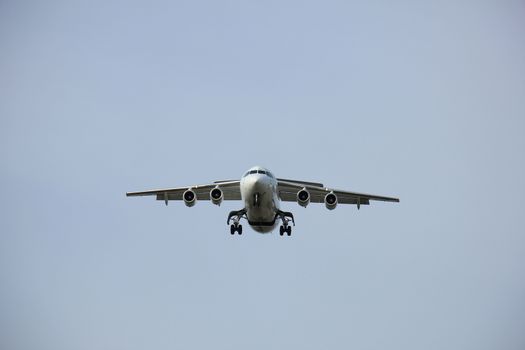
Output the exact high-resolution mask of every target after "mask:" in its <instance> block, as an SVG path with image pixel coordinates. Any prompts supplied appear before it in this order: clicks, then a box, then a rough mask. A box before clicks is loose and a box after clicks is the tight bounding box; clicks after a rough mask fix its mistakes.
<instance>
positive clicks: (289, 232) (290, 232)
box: [286, 226, 292, 236]
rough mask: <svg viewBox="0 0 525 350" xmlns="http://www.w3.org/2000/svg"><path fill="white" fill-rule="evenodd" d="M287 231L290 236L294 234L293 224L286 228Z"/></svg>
mask: <svg viewBox="0 0 525 350" xmlns="http://www.w3.org/2000/svg"><path fill="white" fill-rule="evenodd" d="M286 233H287V234H288V236H291V235H292V226H288V227H287V228H286Z"/></svg>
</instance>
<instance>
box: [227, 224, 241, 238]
mask: <svg viewBox="0 0 525 350" xmlns="http://www.w3.org/2000/svg"><path fill="white" fill-rule="evenodd" d="M235 232H237V233H238V234H239V235H242V225H240V224H239V223H238V222H236V223H234V224H233V225H230V233H231V234H232V235H234V234H235Z"/></svg>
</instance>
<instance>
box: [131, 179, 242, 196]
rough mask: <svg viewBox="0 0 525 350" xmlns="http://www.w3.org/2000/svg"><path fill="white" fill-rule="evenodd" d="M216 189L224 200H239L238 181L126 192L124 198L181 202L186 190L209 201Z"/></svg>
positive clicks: (239, 189)
mask: <svg viewBox="0 0 525 350" xmlns="http://www.w3.org/2000/svg"><path fill="white" fill-rule="evenodd" d="M215 187H218V188H220V189H221V190H222V193H223V196H224V200H241V188H240V181H239V180H231V181H216V182H214V183H212V184H205V185H195V186H188V187H175V188H162V189H157V190H149V191H141V192H127V193H126V196H128V197H134V196H157V200H162V201H167V200H170V201H173V200H175V201H181V200H183V198H182V195H183V194H184V192H186V191H187V190H190V189H191V190H192V191H193V192H195V194H196V195H197V199H198V200H210V191H211V190H212V189H214V188H215Z"/></svg>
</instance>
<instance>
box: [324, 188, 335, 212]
mask: <svg viewBox="0 0 525 350" xmlns="http://www.w3.org/2000/svg"><path fill="white" fill-rule="evenodd" d="M324 205H325V206H326V209H328V210H333V209H335V207H337V196H336V195H335V193H333V192H330V193H328V194H327V195H326V196H324Z"/></svg>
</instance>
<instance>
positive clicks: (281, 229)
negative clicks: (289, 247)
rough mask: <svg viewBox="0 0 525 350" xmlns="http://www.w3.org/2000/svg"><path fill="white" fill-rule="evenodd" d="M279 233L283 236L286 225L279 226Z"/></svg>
mask: <svg viewBox="0 0 525 350" xmlns="http://www.w3.org/2000/svg"><path fill="white" fill-rule="evenodd" d="M279 234H280V235H281V236H282V235H283V234H284V226H280V227H279Z"/></svg>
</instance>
